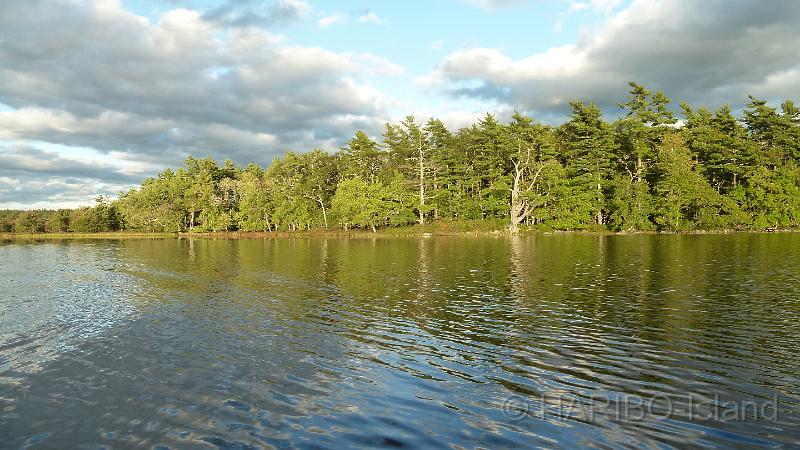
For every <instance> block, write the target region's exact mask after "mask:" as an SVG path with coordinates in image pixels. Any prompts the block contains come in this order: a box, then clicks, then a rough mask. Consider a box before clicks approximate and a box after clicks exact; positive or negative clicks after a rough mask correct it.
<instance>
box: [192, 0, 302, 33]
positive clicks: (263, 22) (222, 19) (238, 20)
mask: <svg viewBox="0 0 800 450" xmlns="http://www.w3.org/2000/svg"><path fill="white" fill-rule="evenodd" d="M311 10H312V8H311V5H309V4H308V2H306V1H305V0H278V1H276V2H274V3H265V2H254V1H252V0H228V1H227V2H225V3H223V4H221V5H219V6H217V7H216V8H214V9H212V10H210V11H208V12H207V13H205V14H204V15H203V18H204V19H206V20H209V21H212V22H217V23H220V24H224V25H227V26H235V27H241V26H261V27H263V26H271V25H280V24H286V23H290V22H295V21H298V20H301V19H303V18H305V17H306V16H308V14H309V13H310V12H311Z"/></svg>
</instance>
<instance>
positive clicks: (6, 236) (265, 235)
mask: <svg viewBox="0 0 800 450" xmlns="http://www.w3.org/2000/svg"><path fill="white" fill-rule="evenodd" d="M797 232H800V229H797V228H787V229H767V230H691V231H602V230H601V231H591V230H576V231H541V230H521V231H520V233H518V234H517V235H516V236H520V237H526V236H570V235H572V236H635V235H653V236H659V235H721V234H774V233H797ZM447 236H449V237H511V236H513V235H512V234H511V233H510V232H509V231H508V230H488V231H487V230H470V231H461V230H433V231H421V230H408V229H396V230H391V229H389V230H386V229H384V230H378V231H377V232H372V231H370V230H324V229H319V230H302V231H269V232H267V231H219V232H196V233H195V232H175V233H161V232H153V233H149V232H98V233H70V232H66V233H0V240H17V239H32V240H37V239H39V240H43V239H194V238H197V239H231V240H236V239H293V238H317V237H326V238H378V237H380V238H384V237H425V238H427V237H447Z"/></svg>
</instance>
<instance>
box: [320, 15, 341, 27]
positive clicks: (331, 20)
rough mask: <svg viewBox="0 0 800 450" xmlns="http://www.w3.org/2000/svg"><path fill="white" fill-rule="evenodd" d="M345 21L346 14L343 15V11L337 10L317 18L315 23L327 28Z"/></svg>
mask: <svg viewBox="0 0 800 450" xmlns="http://www.w3.org/2000/svg"><path fill="white" fill-rule="evenodd" d="M346 21H347V16H345V15H344V14H343V13H340V12H337V13H333V14H331V15H329V16H325V17H323V18H321V19H319V21H318V22H317V24H318V25H319V26H321V27H323V28H327V27H330V26H333V25H337V24H340V23H344V22H346Z"/></svg>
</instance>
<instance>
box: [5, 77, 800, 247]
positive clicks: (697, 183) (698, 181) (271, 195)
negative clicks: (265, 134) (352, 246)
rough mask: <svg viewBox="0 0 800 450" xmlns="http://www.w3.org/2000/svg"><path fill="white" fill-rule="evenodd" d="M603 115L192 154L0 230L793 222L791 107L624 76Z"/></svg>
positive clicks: (409, 124)
mask: <svg viewBox="0 0 800 450" xmlns="http://www.w3.org/2000/svg"><path fill="white" fill-rule="evenodd" d="M630 87H631V89H630V94H629V96H628V97H627V99H626V101H625V102H624V103H622V104H620V107H621V108H622V109H623V113H622V114H621V115H620V118H619V119H617V120H615V121H614V122H608V121H606V120H604V119H603V115H602V111H601V110H600V109H599V108H598V107H597V106H595V105H594V104H584V103H582V102H572V103H571V104H570V107H571V112H570V115H569V117H568V120H567V122H566V123H564V124H563V125H561V126H557V127H556V126H549V125H544V124H541V123H538V122H535V121H534V120H532V119H530V118H528V117H526V116H524V115H522V114H519V113H517V114H515V115H514V116H513V117H512V118H511V121H510V122H509V123H501V122H499V121H498V120H497V119H496V118H495V117H493V116H492V115H489V114H487V115H486V116H485V117H484V118H483V119H481V120H479V121H478V122H477V123H475V124H473V125H472V126H469V127H466V128H462V129H460V130H457V131H456V132H452V131H451V130H448V129H447V127H446V126H445V125H444V124H443V123H442V122H441V121H439V120H437V119H431V120H429V121H428V122H427V123H424V124H420V123H417V122H416V121H415V120H414V118H413V117H408V118H406V119H405V120H404V121H402V122H400V123H397V124H387V125H386V128H385V130H384V132H383V135H382V138H381V140H380V141H375V140H373V139H372V138H371V137H370V136H368V135H367V134H366V133H365V132H363V131H358V132H356V134H355V136H354V137H353V138H352V139H351V140H350V141H349V142H348V143H347V144H346V145H345V146H344V147H342V148H341V149H340V150H339V151H338V152H336V153H335V154H330V153H327V152H325V151H323V150H320V149H316V150H313V151H311V152H307V153H292V152H289V153H287V154H286V155H285V156H284V157H283V158H276V159H275V160H274V161H273V162H272V163H271V164H270V165H269V167H267V168H266V169H265V168H262V167H260V166H258V165H255V164H250V165H248V166H247V167H244V168H241V167H238V166H236V165H234V164H233V163H232V162H230V161H226V162H225V163H224V164H223V165H219V164H217V163H216V162H215V161H214V160H212V159H211V158H205V159H196V158H193V157H189V158H188V159H187V160H186V162H185V167H182V168H180V169H178V170H176V171H173V170H165V171H164V172H163V173H161V174H159V175H158V176H157V177H154V178H148V179H147V180H145V181H144V182H143V183H142V185H141V187H139V188H138V189H134V190H131V191H129V192H125V193H122V194H121V195H120V197H119V199H117V200H114V201H108V200H106V199H98V200H99V201H98V205H97V206H95V207H93V208H88V207H87V208H81V209H76V210H58V211H0V230H2V231H16V232H60V231H61V232H63V231H75V232H93V231H112V230H120V229H124V230H137V231H152V232H177V231H232V230H241V231H295V230H308V229H314V228H329V227H341V228H344V229H351V228H362V229H369V230H373V231H375V230H376V229H378V228H383V227H397V226H405V225H410V224H415V223H419V224H425V223H426V222H429V221H473V222H477V221H489V222H491V223H500V222H502V223H503V224H504V225H503V226H504V227H508V229H510V230H511V231H512V232H517V231H518V230H519V229H521V228H526V229H539V230H611V231H633V230H641V231H645V230H663V231H684V230H711V229H765V228H793V227H798V225H800V109H798V108H797V107H796V106H795V105H794V104H793V103H792V102H791V101H788V100H787V101H786V102H784V103H783V104H782V105H781V106H780V107H779V108H775V107H772V106H770V105H769V104H768V103H767V102H766V101H764V100H759V99H756V98H753V97H750V102H749V104H748V105H747V107H746V108H745V109H744V111H743V117H741V118H737V117H734V115H733V114H732V111H731V109H730V108H729V107H727V106H723V107H721V108H719V109H717V110H713V111H712V110H709V109H707V108H703V107H700V108H694V107H692V106H690V105H689V104H687V103H681V104H680V108H681V110H682V115H683V118H682V120H677V118H676V117H675V116H674V114H673V112H672V111H671V109H670V108H669V104H670V102H671V100H670V99H669V98H667V97H666V96H665V95H664V94H663V93H662V92H655V93H653V92H651V91H649V90H648V89H646V88H645V87H643V86H641V85H639V84H636V83H634V82H631V83H630Z"/></svg>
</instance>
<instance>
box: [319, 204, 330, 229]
mask: <svg viewBox="0 0 800 450" xmlns="http://www.w3.org/2000/svg"><path fill="white" fill-rule="evenodd" d="M317 201H318V202H319V206H320V207H321V208H322V220H324V221H325V229H328V212H327V211H326V210H325V203H324V202H323V201H322V198H318V199H317Z"/></svg>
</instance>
